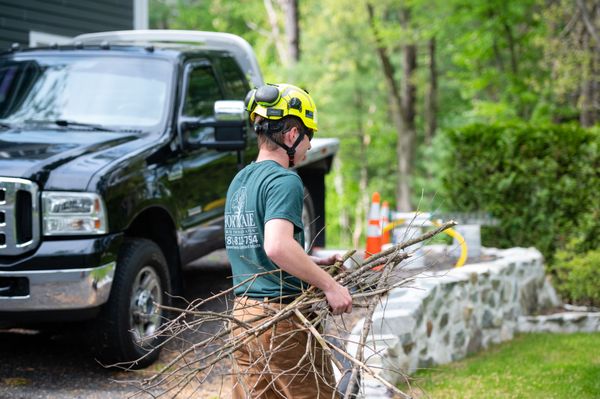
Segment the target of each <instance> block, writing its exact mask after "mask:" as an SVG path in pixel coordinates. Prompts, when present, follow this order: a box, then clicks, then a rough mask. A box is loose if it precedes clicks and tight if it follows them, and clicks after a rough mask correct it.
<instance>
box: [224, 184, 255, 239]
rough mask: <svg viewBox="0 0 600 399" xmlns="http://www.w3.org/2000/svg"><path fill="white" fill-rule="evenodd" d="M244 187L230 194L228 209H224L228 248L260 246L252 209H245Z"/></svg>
mask: <svg viewBox="0 0 600 399" xmlns="http://www.w3.org/2000/svg"><path fill="white" fill-rule="evenodd" d="M246 191H247V190H246V187H240V188H239V189H237V190H236V191H235V192H234V193H233V195H232V196H231V204H230V207H229V208H230V209H226V211H225V245H226V246H227V248H228V249H248V248H258V247H260V242H259V240H258V233H259V231H258V227H257V225H256V214H255V213H254V211H246V199H247V196H246Z"/></svg>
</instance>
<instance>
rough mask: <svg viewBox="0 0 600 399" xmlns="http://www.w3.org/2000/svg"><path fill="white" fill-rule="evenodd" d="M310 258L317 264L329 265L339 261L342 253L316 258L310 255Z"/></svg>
mask: <svg viewBox="0 0 600 399" xmlns="http://www.w3.org/2000/svg"><path fill="white" fill-rule="evenodd" d="M311 259H312V260H313V262H315V263H316V264H317V265H319V266H331V265H333V264H334V263H335V262H341V261H342V255H340V254H334V255H331V256H328V257H326V258H317V257H316V256H311Z"/></svg>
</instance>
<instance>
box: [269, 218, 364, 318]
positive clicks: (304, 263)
mask: <svg viewBox="0 0 600 399" xmlns="http://www.w3.org/2000/svg"><path fill="white" fill-rule="evenodd" d="M264 249H265V252H266V253H267V256H268V257H269V258H270V259H271V260H272V261H273V262H275V263H276V264H277V265H278V266H279V267H281V269H283V270H284V271H286V272H288V273H289V274H291V275H293V276H295V277H298V278H299V279H300V280H303V281H306V282H307V283H309V284H310V285H314V286H315V287H317V288H319V289H321V290H322V291H323V293H325V297H326V298H327V302H328V303H329V306H330V307H331V310H332V312H333V314H335V315H338V314H342V313H344V312H345V313H350V312H351V311H352V297H351V296H350V292H348V289H347V288H346V287H344V286H342V285H340V284H338V283H337V282H336V281H335V280H334V279H333V277H331V276H330V275H329V274H328V273H327V272H326V271H325V270H323V269H321V268H320V267H319V266H317V264H316V263H315V262H313V261H312V259H311V258H310V256H308V255H307V254H306V252H304V249H303V248H302V247H301V246H300V244H298V242H297V241H296V240H294V225H293V224H292V222H290V221H289V220H285V219H271V220H269V221H268V222H267V223H265V243H264Z"/></svg>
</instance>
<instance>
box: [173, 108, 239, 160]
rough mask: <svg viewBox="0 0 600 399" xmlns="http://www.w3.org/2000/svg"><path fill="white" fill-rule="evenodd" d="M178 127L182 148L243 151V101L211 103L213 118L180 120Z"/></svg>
mask: <svg viewBox="0 0 600 399" xmlns="http://www.w3.org/2000/svg"><path fill="white" fill-rule="evenodd" d="M179 126H180V129H181V132H182V133H183V137H184V146H185V147H186V148H192V149H195V148H200V147H204V148H213V149H216V150H222V151H239V150H243V149H244V148H246V132H247V129H248V125H247V118H246V111H245V106H244V102H243V101H229V100H226V101H215V105H214V117H213V118H195V117H182V118H181V119H180V120H179Z"/></svg>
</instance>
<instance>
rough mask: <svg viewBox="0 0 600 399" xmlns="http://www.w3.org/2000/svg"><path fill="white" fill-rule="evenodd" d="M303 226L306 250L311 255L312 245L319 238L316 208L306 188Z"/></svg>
mask: <svg viewBox="0 0 600 399" xmlns="http://www.w3.org/2000/svg"><path fill="white" fill-rule="evenodd" d="M302 224H303V225H304V250H305V251H306V252H308V253H310V251H309V250H310V249H312V244H313V242H314V240H315V237H316V236H317V231H316V230H317V228H316V223H315V206H314V204H313V200H312V197H311V196H310V192H309V191H308V190H307V189H306V187H305V188H304V204H303V206H302Z"/></svg>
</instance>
